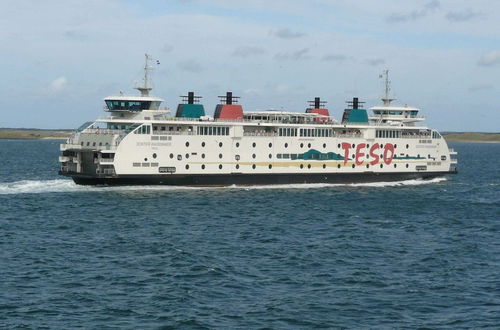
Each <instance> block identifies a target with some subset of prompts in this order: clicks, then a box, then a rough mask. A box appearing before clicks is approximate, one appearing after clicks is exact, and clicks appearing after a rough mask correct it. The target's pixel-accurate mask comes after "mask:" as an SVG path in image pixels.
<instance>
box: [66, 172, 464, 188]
mask: <svg viewBox="0 0 500 330" xmlns="http://www.w3.org/2000/svg"><path fill="white" fill-rule="evenodd" d="M451 173H455V172H413V173H401V172H400V173H373V172H365V173H322V174H321V173H310V174H289V173H286V174H241V173H232V174H204V175H197V174H192V175H185V174H166V175H165V174H164V175H119V176H116V177H91V176H84V175H78V174H68V173H61V174H62V175H66V176H70V177H72V178H73V180H74V181H75V182H76V183H77V184H82V185H180V186H230V185H233V184H235V185H262V184H290V183H339V184H349V183H370V182H390V181H404V180H412V179H431V178H435V177H438V176H443V175H445V174H451Z"/></svg>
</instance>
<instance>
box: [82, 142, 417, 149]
mask: <svg viewBox="0 0 500 330" xmlns="http://www.w3.org/2000/svg"><path fill="white" fill-rule="evenodd" d="M82 143H83V142H82ZM87 145H88V144H87ZM205 145H206V144H205V142H202V143H201V146H202V147H205ZM222 146H223V144H222V142H219V147H221V148H222ZM311 146H312V145H311V144H310V143H308V144H307V147H308V148H311ZM186 147H189V142H186ZM239 147H240V143H239V142H236V148H239ZM252 147H253V148H255V147H257V144H256V143H255V142H253V143H252ZM272 147H273V144H272V143H269V148H272ZM300 147H301V148H304V143H301V144H300ZM337 147H338V148H339V149H340V147H341V144H340V143H339V144H337ZM352 147H353V148H355V147H356V144H355V143H353V144H352ZM383 147H384V145H383V144H381V145H380V148H383ZM397 147H398V145H397V144H395V145H394V149H396V148H397ZM409 147H410V145H408V144H407V145H406V149H408V148H409ZM285 148H288V143H285ZM323 148H326V143H323ZM366 148H370V145H369V144H367V145H366Z"/></svg>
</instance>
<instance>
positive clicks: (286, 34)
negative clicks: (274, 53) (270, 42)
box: [270, 28, 306, 39]
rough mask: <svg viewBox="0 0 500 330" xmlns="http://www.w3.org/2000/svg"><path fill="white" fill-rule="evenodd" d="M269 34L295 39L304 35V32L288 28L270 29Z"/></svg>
mask: <svg viewBox="0 0 500 330" xmlns="http://www.w3.org/2000/svg"><path fill="white" fill-rule="evenodd" d="M270 34H271V35H273V36H275V37H278V38H281V39H296V38H300V37H303V36H305V35H306V34H305V33H302V32H297V31H292V30H290V29H288V28H286V29H280V30H276V31H271V32H270Z"/></svg>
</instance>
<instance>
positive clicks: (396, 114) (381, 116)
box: [369, 105, 425, 126]
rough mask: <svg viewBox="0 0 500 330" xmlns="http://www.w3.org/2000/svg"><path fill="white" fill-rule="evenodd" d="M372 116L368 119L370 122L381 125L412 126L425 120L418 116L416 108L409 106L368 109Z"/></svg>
mask: <svg viewBox="0 0 500 330" xmlns="http://www.w3.org/2000/svg"><path fill="white" fill-rule="evenodd" d="M370 110H372V112H373V115H372V116H370V117H369V119H370V121H372V122H376V123H383V124H395V125H398V126H400V125H406V126H413V125H414V124H415V123H417V122H421V121H424V120H425V117H422V116H419V115H418V112H419V111H420V110H419V109H418V108H415V107H410V106H391V105H389V106H385V105H383V106H376V107H372V108H370Z"/></svg>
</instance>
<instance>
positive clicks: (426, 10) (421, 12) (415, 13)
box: [387, 0, 441, 22]
mask: <svg viewBox="0 0 500 330" xmlns="http://www.w3.org/2000/svg"><path fill="white" fill-rule="evenodd" d="M439 8H441V4H440V2H439V1H438V0H431V1H429V2H427V3H426V4H424V6H423V7H422V8H419V9H415V10H412V11H411V12H408V13H393V14H391V15H390V16H389V17H387V21H389V22H408V21H415V20H417V19H420V18H423V17H425V16H427V15H429V14H430V13H432V12H434V11H436V10H438V9H439Z"/></svg>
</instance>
